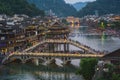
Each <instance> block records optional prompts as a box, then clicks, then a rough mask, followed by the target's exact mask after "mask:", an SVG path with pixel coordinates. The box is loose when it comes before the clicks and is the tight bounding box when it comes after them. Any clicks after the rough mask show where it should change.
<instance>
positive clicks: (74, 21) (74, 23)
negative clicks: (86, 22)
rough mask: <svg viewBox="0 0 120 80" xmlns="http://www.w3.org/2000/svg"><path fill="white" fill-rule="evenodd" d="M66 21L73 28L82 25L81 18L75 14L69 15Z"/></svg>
mask: <svg viewBox="0 0 120 80" xmlns="http://www.w3.org/2000/svg"><path fill="white" fill-rule="evenodd" d="M66 21H67V22H68V23H69V25H70V26H71V27H73V28H76V27H79V26H80V19H79V18H75V17H73V16H69V17H67V18H66Z"/></svg>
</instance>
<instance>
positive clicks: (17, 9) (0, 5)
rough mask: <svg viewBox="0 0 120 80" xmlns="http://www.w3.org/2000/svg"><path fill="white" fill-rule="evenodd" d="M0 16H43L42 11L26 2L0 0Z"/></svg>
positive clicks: (21, 0) (20, 0) (22, 0)
mask: <svg viewBox="0 0 120 80" xmlns="http://www.w3.org/2000/svg"><path fill="white" fill-rule="evenodd" d="M0 14H7V15H14V14H26V15H29V16H36V15H44V11H42V10H39V9H38V8H36V6H35V5H33V4H29V3H28V2H27V1H26V0H0Z"/></svg>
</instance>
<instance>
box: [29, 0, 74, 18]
mask: <svg viewBox="0 0 120 80" xmlns="http://www.w3.org/2000/svg"><path fill="white" fill-rule="evenodd" d="M28 2H30V3H34V4H35V5H36V6H37V7H38V8H39V9H42V10H45V11H49V10H52V12H54V13H55V14H56V15H57V16H62V17H64V16H70V15H74V14H76V9H75V8H74V7H73V6H72V5H70V4H66V3H65V1H64V0H28Z"/></svg>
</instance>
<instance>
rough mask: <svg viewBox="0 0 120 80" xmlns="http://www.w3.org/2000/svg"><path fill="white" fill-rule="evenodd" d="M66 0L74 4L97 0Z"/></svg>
mask: <svg viewBox="0 0 120 80" xmlns="http://www.w3.org/2000/svg"><path fill="white" fill-rule="evenodd" d="M65 1H66V3H70V4H73V3H76V2H87V1H95V0H65Z"/></svg>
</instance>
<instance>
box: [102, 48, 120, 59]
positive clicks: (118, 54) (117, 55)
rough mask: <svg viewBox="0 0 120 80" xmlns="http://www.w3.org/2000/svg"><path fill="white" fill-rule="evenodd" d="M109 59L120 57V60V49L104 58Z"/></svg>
mask: <svg viewBox="0 0 120 80" xmlns="http://www.w3.org/2000/svg"><path fill="white" fill-rule="evenodd" d="M108 57H119V58H120V49H118V50H115V51H113V52H111V53H109V54H107V55H105V56H104V58H108Z"/></svg>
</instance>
